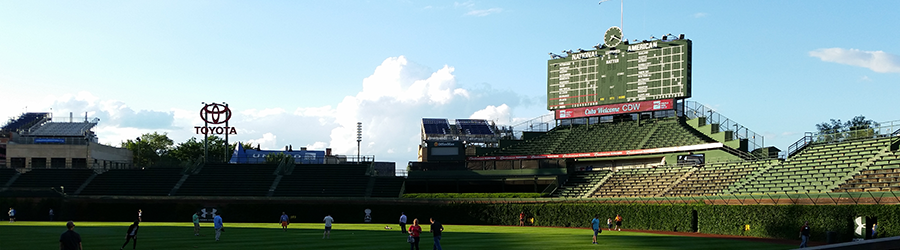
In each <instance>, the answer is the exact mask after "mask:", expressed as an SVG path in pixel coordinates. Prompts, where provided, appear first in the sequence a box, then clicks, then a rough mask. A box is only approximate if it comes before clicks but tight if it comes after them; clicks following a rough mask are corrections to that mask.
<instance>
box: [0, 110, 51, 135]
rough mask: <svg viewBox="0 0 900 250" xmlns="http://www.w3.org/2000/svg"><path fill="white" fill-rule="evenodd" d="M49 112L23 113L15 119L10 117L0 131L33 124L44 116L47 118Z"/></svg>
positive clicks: (17, 128)
mask: <svg viewBox="0 0 900 250" xmlns="http://www.w3.org/2000/svg"><path fill="white" fill-rule="evenodd" d="M49 117H50V113H25V114H22V115H21V116H19V117H18V118H15V119H10V120H9V122H7V123H6V125H3V127H2V128H0V130H2V131H15V130H19V129H22V128H24V127H26V126H31V125H34V123H35V122H37V121H40V120H42V119H44V118H49Z"/></svg>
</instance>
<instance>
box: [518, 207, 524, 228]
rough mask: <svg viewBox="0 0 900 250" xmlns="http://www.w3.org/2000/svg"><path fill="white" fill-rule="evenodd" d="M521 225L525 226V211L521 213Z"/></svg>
mask: <svg viewBox="0 0 900 250" xmlns="http://www.w3.org/2000/svg"><path fill="white" fill-rule="evenodd" d="M519 226H520V227H523V226H525V211H522V212H521V213H519Z"/></svg>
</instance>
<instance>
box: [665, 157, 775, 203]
mask: <svg viewBox="0 0 900 250" xmlns="http://www.w3.org/2000/svg"><path fill="white" fill-rule="evenodd" d="M776 162H777V161H773V160H767V161H743V162H728V163H711V164H706V165H705V166H703V167H701V168H700V169H698V170H697V171H696V172H694V173H692V174H691V175H690V176H689V177H688V178H687V179H685V180H684V181H682V182H681V183H678V184H677V185H675V187H673V188H672V189H671V190H669V191H668V192H666V194H665V196H706V195H719V194H722V193H723V192H724V191H725V190H727V189H728V188H729V187H731V186H732V185H734V184H735V183H736V182H738V181H740V180H744V179H745V178H748V177H750V176H751V175H752V174H753V173H755V172H758V171H761V170H762V169H763V168H765V167H766V166H768V165H769V164H775V163H776Z"/></svg>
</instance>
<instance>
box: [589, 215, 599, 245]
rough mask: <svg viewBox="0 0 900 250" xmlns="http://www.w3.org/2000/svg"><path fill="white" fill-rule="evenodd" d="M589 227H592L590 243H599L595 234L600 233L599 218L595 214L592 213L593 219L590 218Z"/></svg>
mask: <svg viewBox="0 0 900 250" xmlns="http://www.w3.org/2000/svg"><path fill="white" fill-rule="evenodd" d="M591 227H593V229H594V242H592V243H591V244H599V243H597V234H599V233H600V219H598V217H597V215H594V219H593V220H591Z"/></svg>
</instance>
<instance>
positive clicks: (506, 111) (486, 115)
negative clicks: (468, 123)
mask: <svg viewBox="0 0 900 250" xmlns="http://www.w3.org/2000/svg"><path fill="white" fill-rule="evenodd" d="M511 116H512V114H511V113H510V108H509V106H507V105H506V104H503V105H500V106H494V105H489V106H487V107H485V108H484V109H482V110H478V111H475V113H472V115H471V116H469V118H471V119H485V120H489V121H494V122H495V123H497V124H498V125H500V124H502V125H511V124H509V122H510V121H512V120H511V119H510V117H511Z"/></svg>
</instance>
